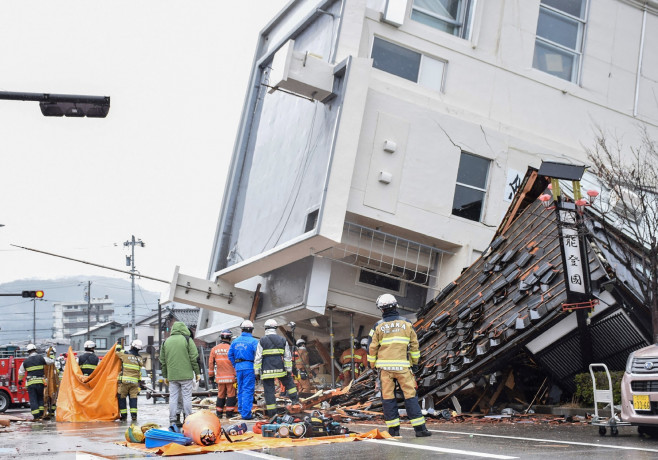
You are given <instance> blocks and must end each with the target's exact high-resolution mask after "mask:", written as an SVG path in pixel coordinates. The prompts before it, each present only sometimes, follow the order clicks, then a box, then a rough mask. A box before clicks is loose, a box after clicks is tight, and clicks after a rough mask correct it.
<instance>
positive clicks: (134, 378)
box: [114, 339, 144, 420]
mask: <svg viewBox="0 0 658 460" xmlns="http://www.w3.org/2000/svg"><path fill="white" fill-rule="evenodd" d="M143 346H144V345H143V344H142V341H141V340H139V339H135V340H133V341H132V342H131V344H130V350H128V351H126V352H124V351H123V347H122V346H121V343H118V344H117V346H116V348H115V349H114V354H115V355H116V357H117V358H119V360H120V361H121V373H120V374H119V388H118V394H119V418H120V419H121V420H126V419H127V418H128V410H127V408H126V397H128V404H129V405H130V417H131V418H132V420H137V395H138V394H139V390H140V387H139V382H140V380H141V379H142V367H144V360H143V359H142V357H141V356H139V350H141V349H142V347H143Z"/></svg>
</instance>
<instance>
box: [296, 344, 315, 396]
mask: <svg viewBox="0 0 658 460" xmlns="http://www.w3.org/2000/svg"><path fill="white" fill-rule="evenodd" d="M292 357H293V361H294V363H295V374H296V377H297V378H296V379H295V384H296V385H297V391H298V392H300V393H310V392H312V391H313V389H312V388H311V381H310V378H311V376H310V375H309V372H311V370H310V361H309V358H308V350H307V349H306V340H304V339H299V340H297V342H295V351H294V352H293V356H292Z"/></svg>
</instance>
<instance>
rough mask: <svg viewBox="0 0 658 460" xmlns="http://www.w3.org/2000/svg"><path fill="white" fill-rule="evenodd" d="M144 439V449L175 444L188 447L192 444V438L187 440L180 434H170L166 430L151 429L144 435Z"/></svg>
mask: <svg viewBox="0 0 658 460" xmlns="http://www.w3.org/2000/svg"><path fill="white" fill-rule="evenodd" d="M144 437H145V438H146V448H147V449H150V448H152V447H161V446H165V445H167V444H169V443H172V442H175V443H176V444H180V445H182V446H189V445H190V444H192V438H188V437H187V436H185V435H182V434H180V433H172V432H171V431H167V430H159V429H156V428H154V429H151V430H148V431H147V432H146V434H145V435H144Z"/></svg>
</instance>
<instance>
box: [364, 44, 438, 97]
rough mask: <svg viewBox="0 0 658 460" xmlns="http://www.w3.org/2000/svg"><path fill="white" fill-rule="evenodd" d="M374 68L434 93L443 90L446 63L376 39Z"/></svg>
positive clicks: (373, 45) (373, 51)
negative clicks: (431, 90)
mask: <svg viewBox="0 0 658 460" xmlns="http://www.w3.org/2000/svg"><path fill="white" fill-rule="evenodd" d="M371 57H372V66H373V67H374V68H375V69H379V70H383V71H384V72H388V73H392V74H393V75H397V76H398V77H402V78H404V79H406V80H410V81H413V82H415V83H418V84H420V85H422V86H425V87H427V88H430V89H433V90H434V91H439V92H440V91H441V90H442V88H443V73H444V71H445V65H446V63H445V62H444V61H441V60H438V59H434V58H431V57H429V56H425V55H424V54H421V53H418V52H416V51H413V50H410V49H408V48H404V47H402V46H399V45H396V44H394V43H391V42H387V41H386V40H382V39H381V38H378V37H375V40H374V41H373V44H372V55H371Z"/></svg>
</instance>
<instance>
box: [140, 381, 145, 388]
mask: <svg viewBox="0 0 658 460" xmlns="http://www.w3.org/2000/svg"><path fill="white" fill-rule="evenodd" d="M139 388H140V389H141V390H145V389H146V384H145V383H144V382H142V381H141V380H140V381H139Z"/></svg>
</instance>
